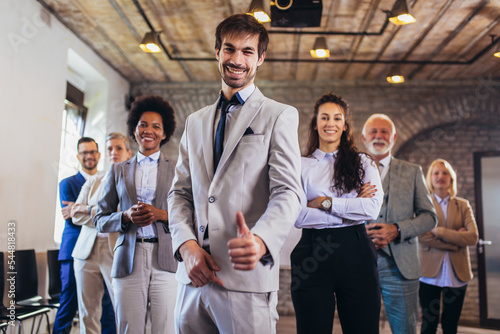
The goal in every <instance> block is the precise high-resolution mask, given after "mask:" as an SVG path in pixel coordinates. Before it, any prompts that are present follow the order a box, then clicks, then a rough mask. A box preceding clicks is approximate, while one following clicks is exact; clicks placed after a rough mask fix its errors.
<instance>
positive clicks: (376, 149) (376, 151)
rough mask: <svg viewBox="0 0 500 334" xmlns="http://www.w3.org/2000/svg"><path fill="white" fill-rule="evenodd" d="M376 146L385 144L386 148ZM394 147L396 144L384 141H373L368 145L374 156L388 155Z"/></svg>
mask: <svg viewBox="0 0 500 334" xmlns="http://www.w3.org/2000/svg"><path fill="white" fill-rule="evenodd" d="M375 144H384V146H375ZM392 146H394V143H389V142H387V141H385V140H382V139H378V140H372V141H371V142H369V143H367V144H366V148H367V149H368V151H369V152H370V153H371V154H373V155H384V154H387V153H388V152H389V151H390V150H391V149H392Z"/></svg>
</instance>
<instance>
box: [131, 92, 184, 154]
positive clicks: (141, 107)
mask: <svg viewBox="0 0 500 334" xmlns="http://www.w3.org/2000/svg"><path fill="white" fill-rule="evenodd" d="M146 111H153V112H156V113H158V114H160V116H161V119H162V122H163V133H164V134H165V139H163V140H162V141H161V142H160V146H162V145H163V144H165V143H166V142H168V141H169V140H170V137H172V134H173V133H174V130H175V116H174V109H173V108H172V106H171V105H170V103H168V101H166V100H164V99H163V98H162V97H161V96H158V95H145V96H140V97H138V98H136V99H135V101H134V102H133V103H132V106H131V107H130V111H129V113H128V118H127V126H128V134H129V136H130V137H131V138H133V139H134V140H135V136H134V132H135V128H136V127H137V124H138V123H139V120H140V118H141V116H142V114H143V113H145V112H146Z"/></svg>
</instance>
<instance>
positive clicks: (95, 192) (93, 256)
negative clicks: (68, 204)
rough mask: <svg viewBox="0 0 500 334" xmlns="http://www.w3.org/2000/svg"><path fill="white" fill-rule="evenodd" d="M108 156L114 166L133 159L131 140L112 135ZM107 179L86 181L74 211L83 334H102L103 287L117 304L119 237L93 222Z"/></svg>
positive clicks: (97, 176)
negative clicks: (114, 271) (113, 280)
mask: <svg viewBox="0 0 500 334" xmlns="http://www.w3.org/2000/svg"><path fill="white" fill-rule="evenodd" d="M106 155H107V157H108V159H109V162H110V163H111V164H113V163H118V162H122V161H125V160H127V159H130V157H131V156H132V151H131V150H130V142H129V140H128V138H127V137H125V136H124V135H123V134H121V133H117V132H113V133H110V134H109V135H108V136H107V138H106ZM104 178H105V176H104V174H98V175H96V176H94V177H92V178H90V179H89V180H87V181H86V182H85V184H84V185H83V187H82V190H81V191H80V194H79V195H78V199H77V201H76V202H75V205H73V207H72V210H71V215H72V217H73V224H75V225H82V230H81V232H80V235H79V237H78V240H77V242H76V245H75V248H74V250H73V254H72V256H73V258H74V261H75V262H74V268H75V278H76V290H77V296H78V314H79V317H80V333H81V334H100V333H101V323H100V319H101V312H102V311H101V303H100V302H99V301H100V300H101V299H102V295H103V293H104V284H106V286H107V289H108V292H109V296H110V297H111V302H112V303H113V304H115V299H114V296H113V289H112V287H111V266H112V264H113V248H114V246H115V243H116V239H117V237H118V233H98V232H97V230H96V229H95V226H94V222H93V221H92V218H93V217H94V216H95V214H96V212H97V203H98V202H99V200H100V199H101V197H102V194H101V193H102V188H103V184H104V183H105V180H104ZM103 282H104V284H103Z"/></svg>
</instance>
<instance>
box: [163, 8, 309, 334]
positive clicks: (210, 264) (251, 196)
mask: <svg viewBox="0 0 500 334" xmlns="http://www.w3.org/2000/svg"><path fill="white" fill-rule="evenodd" d="M267 43H268V35H267V31H266V30H265V28H264V26H263V25H262V24H260V23H259V22H258V21H257V20H255V18H253V17H252V16H250V15H246V14H238V15H233V16H231V17H229V18H227V19H226V20H224V21H223V22H221V23H220V24H219V26H218V27H217V29H216V46H215V49H216V58H217V60H218V62H219V64H218V67H219V73H220V76H221V78H222V90H221V93H220V97H219V99H218V101H217V103H215V104H213V105H211V106H207V107H205V108H203V109H201V110H199V111H197V112H195V113H194V114H192V115H190V116H189V117H188V118H187V120H186V125H185V130H184V134H183V136H182V139H181V142H180V148H179V159H178V162H177V166H176V171H175V178H174V181H173V186H172V189H171V191H170V194H169V198H168V204H169V213H170V217H169V218H170V228H171V231H172V243H173V250H174V252H175V256H176V258H177V259H178V260H179V261H180V263H179V269H178V271H177V279H178V280H179V281H180V282H181V284H180V286H179V290H178V298H177V305H176V315H175V319H176V328H177V331H178V333H183V334H184V333H219V332H221V333H275V331H276V322H277V320H278V315H277V312H276V304H277V290H278V281H279V277H278V276H279V253H280V250H281V247H282V246H283V243H284V241H285V239H286V237H287V235H288V233H289V231H290V228H291V227H292V225H293V223H294V222H295V220H296V218H297V216H298V214H299V212H300V199H299V198H300V192H301V191H302V190H301V185H300V150H299V146H298V138H297V127H298V113H297V110H296V109H295V108H293V107H291V106H288V105H284V104H281V103H278V102H276V101H273V100H271V99H268V98H266V97H264V96H263V95H262V93H261V92H260V91H259V89H258V88H256V87H255V85H254V84H253V81H254V78H255V74H256V71H257V67H258V66H260V65H261V64H262V63H263V61H264V57H265V51H266V48H267ZM232 104H234V105H232ZM221 115H222V117H221Z"/></svg>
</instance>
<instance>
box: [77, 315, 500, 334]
mask: <svg viewBox="0 0 500 334" xmlns="http://www.w3.org/2000/svg"><path fill="white" fill-rule="evenodd" d="M78 333H79V330H78V326H75V327H73V330H72V331H71V334H78ZM148 333H150V332H149V331H148ZM276 333H277V334H294V333H295V317H293V316H281V317H280V320H279V322H278V326H277V330H276ZM333 333H335V334H341V333H342V329H341V328H340V323H339V321H338V319H335V321H334V325H333ZM380 334H391V329H390V328H389V324H388V323H387V322H382V321H381V323H380ZM437 334H442V332H441V330H440V329H438V332H437ZM458 334H500V331H495V330H488V329H483V328H472V327H464V326H459V327H458Z"/></svg>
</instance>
